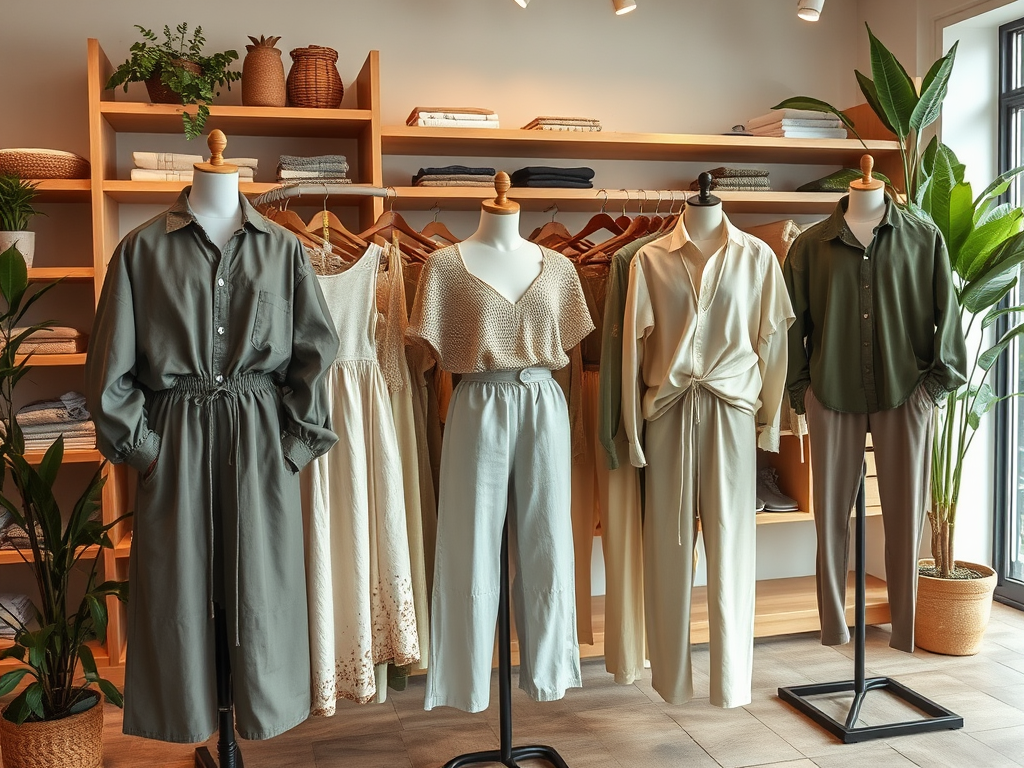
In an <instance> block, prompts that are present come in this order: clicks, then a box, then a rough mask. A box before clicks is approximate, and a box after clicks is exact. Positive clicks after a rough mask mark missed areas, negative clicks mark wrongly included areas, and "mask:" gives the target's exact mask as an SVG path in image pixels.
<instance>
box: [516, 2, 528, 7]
mask: <svg viewBox="0 0 1024 768" xmlns="http://www.w3.org/2000/svg"><path fill="white" fill-rule="evenodd" d="M515 3H516V5H518V6H519V7H520V8H525V7H526V6H528V5H529V4H530V0H515Z"/></svg>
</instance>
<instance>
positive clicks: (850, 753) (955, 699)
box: [105, 604, 1024, 768]
mask: <svg viewBox="0 0 1024 768" xmlns="http://www.w3.org/2000/svg"><path fill="white" fill-rule="evenodd" d="M887 643H888V627H880V628H873V627H872V628H869V630H868V650H867V665H868V674H869V675H891V676H893V677H896V678H897V679H899V680H900V681H901V682H903V683H905V684H906V685H908V686H910V687H911V688H913V689H915V690H917V691H919V692H920V693H922V694H924V695H926V696H928V697H930V698H932V699H933V700H935V701H937V702H939V703H940V704H943V705H945V706H948V707H950V708H951V709H954V710H955V711H956V712H958V713H959V714H961V715H963V717H964V722H965V725H964V728H963V730H961V731H946V732H941V733H929V734H922V735H915V736H903V737H898V738H893V739H890V740H887V741H873V742H866V743H862V744H852V745H844V744H841V743H839V742H838V741H837V740H836V739H834V738H832V737H831V736H829V735H828V734H827V733H825V732H824V731H822V730H821V729H819V728H818V727H817V726H815V725H813V724H812V723H811V722H809V721H808V720H806V719H805V718H804V717H803V716H802V715H800V714H798V713H796V712H795V711H794V710H792V709H791V708H790V707H789V706H787V705H786V704H783V703H782V702H781V701H780V700H779V699H778V697H777V696H776V689H777V688H778V686H779V685H795V684H799V683H805V682H824V681H830V680H845V679H848V678H849V677H850V676H851V675H852V655H853V648H852V646H844V647H841V648H838V649H835V648H825V647H822V646H821V645H819V644H818V640H817V636H816V635H815V634H811V633H808V634H803V635H795V636H788V637H780V638H774V639H766V640H758V641H757V642H756V644H755V648H754V692H753V700H752V702H751V703H750V704H749V705H748V706H746V707H742V708H738V709H731V710H722V709H718V708H716V707H712V706H710V705H709V703H708V699H707V696H708V681H709V678H708V652H707V646H706V645H701V646H697V648H696V649H695V652H694V663H695V670H694V684H695V688H696V692H695V693H696V697H697V698H696V699H695V700H694V701H692V702H690V703H689V704H686V705H683V706H671V705H668V704H665V703H664V702H663V701H662V700H661V698H660V697H659V696H658V694H656V693H655V692H654V690H653V689H652V688H651V685H650V682H649V679H645V680H642V681H640V682H638V683H636V684H635V685H627V686H618V685H616V684H615V683H614V682H613V681H612V679H611V677H610V676H609V675H608V674H606V673H605V671H604V665H603V662H602V661H600V660H596V661H588V662H585V663H584V666H583V678H584V687H583V688H582V689H580V690H574V691H570V692H569V693H568V694H567V695H566V697H565V698H564V699H563V700H562V701H558V702H551V703H546V704H537V703H535V702H533V701H531V700H530V699H528V698H527V697H526V696H525V694H522V693H521V692H519V691H518V690H517V691H516V692H515V695H514V697H513V709H514V716H515V742H516V743H517V744H527V743H532V744H536V743H541V744H550V745H552V746H554V747H555V748H556V749H557V750H558V751H559V753H560V754H561V755H562V756H563V757H564V758H565V760H566V762H567V763H568V765H569V766H571V768H670V767H671V768H680V767H681V766H686V767H687V768H705V767H706V768H717V767H718V766H721V767H722V768H740V767H741V766H762V768H815V766H817V767H818V768H859V767H860V766H864V767H865V768H887V767H888V766H894V767H895V766H906V767H908V768H909V767H910V766H915V765H917V766H927V768H944V767H946V766H949V767H950V768H1002V767H1003V766H1024V613H1022V612H1020V611H1016V610H1013V609H1011V608H1008V607H1006V606H1003V605H1000V604H996V605H995V606H994V607H993V611H992V622H991V624H990V626H989V629H988V633H987V635H986V639H985V646H984V648H983V650H982V651H981V653H980V654H978V655H977V656H974V657H965V658H954V657H946V656H936V655H933V654H930V653H927V652H925V651H920V650H918V651H917V652H916V653H914V654H913V655H909V654H905V653H901V652H899V651H894V650H892V649H890V648H889V647H888V645H887ZM423 684H424V679H423V678H422V677H420V678H414V679H413V681H412V682H411V683H410V686H409V688H408V690H406V691H404V692H402V693H395V692H390V695H389V699H388V702H387V703H386V704H382V705H367V706H362V707H359V706H355V705H348V704H342V705H341V706H340V707H339V712H338V714H337V716H335V717H334V718H328V719H314V720H309V721H308V722H306V723H304V724H303V725H301V726H299V727H298V728H295V729H294V730H292V731H290V732H288V733H286V734H284V735H282V736H279V737H278V738H276V739H272V740H270V741H268V742H260V743H257V742H243V743H242V746H243V752H244V757H245V765H246V768H437V767H439V766H442V765H444V763H445V762H446V761H447V760H449V759H451V758H452V757H454V756H456V755H459V754H462V753H465V752H469V751H475V750H483V749H494V748H496V747H497V744H498V736H497V729H498V715H497V703H496V697H497V683H496V682H495V683H494V684H493V686H492V707H491V709H490V710H488V711H487V712H483V713H480V714H476V715H470V714H466V713H464V712H460V711H458V710H453V709H447V708H442V709H439V710H434V711H433V712H424V711H423V709H422V703H423V687H424V685H423ZM846 701H848V699H847V700H843V699H842V697H838V696H837V697H834V698H833V699H832V700H831V701H830V702H829V704H830V705H831V706H834V707H835V708H836V713H837V714H838V713H839V712H840V711H843V708H844V707H845V705H846ZM906 716H907V714H906V711H905V709H904V706H903V705H900V704H898V703H896V701H895V700H891V699H889V697H888V696H887V695H886V694H884V693H878V694H874V695H869V697H868V699H867V702H866V704H865V706H864V709H863V712H862V720H863V721H864V722H867V723H871V722H884V721H891V720H892V719H893V718H903V717H906ZM120 725H121V717H120V712H119V710H117V709H115V708H113V707H110V706H109V705H108V707H107V722H106V733H105V744H106V759H105V766H106V767H107V768H141V767H142V766H146V767H147V768H148V767H149V766H160V767H161V768H191V767H192V765H193V763H192V758H191V749H190V748H189V747H187V746H179V745H170V744H161V743H158V742H149V741H146V740H144V739H137V738H131V737H127V736H124V735H122V734H121V733H120ZM541 765H546V764H544V763H541V762H533V761H524V762H523V763H522V768H533V767H534V766H541Z"/></svg>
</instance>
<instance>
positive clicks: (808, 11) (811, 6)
mask: <svg viewBox="0 0 1024 768" xmlns="http://www.w3.org/2000/svg"><path fill="white" fill-rule="evenodd" d="M517 1H518V0H517ZM824 5H825V0H797V1H796V15H797V16H799V17H800V18H801V19H803V20H804V21H817V20H818V18H819V17H820V16H821V9H822V6H824Z"/></svg>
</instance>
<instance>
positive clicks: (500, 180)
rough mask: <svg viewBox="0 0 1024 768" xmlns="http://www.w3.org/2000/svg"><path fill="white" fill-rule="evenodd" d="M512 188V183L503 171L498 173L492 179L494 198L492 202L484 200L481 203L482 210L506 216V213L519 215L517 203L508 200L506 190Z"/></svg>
mask: <svg viewBox="0 0 1024 768" xmlns="http://www.w3.org/2000/svg"><path fill="white" fill-rule="evenodd" d="M511 186H512V182H511V180H510V179H509V177H508V174H507V173H505V172H504V171H498V173H497V175H495V177H494V191H495V193H496V196H495V198H494V199H493V200H484V202H483V203H481V208H483V209H484V210H485V211H487V212H488V213H497V214H499V215H500V214H508V213H519V203H516V202H514V201H512V200H509V199H508V190H509V188H510V187H511Z"/></svg>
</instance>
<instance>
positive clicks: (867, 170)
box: [844, 155, 885, 248]
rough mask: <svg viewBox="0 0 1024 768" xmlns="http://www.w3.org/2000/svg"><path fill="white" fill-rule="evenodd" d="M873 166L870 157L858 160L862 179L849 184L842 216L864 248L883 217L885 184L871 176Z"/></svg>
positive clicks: (872, 160)
mask: <svg viewBox="0 0 1024 768" xmlns="http://www.w3.org/2000/svg"><path fill="white" fill-rule="evenodd" d="M874 165H875V160H874V158H873V157H871V155H864V156H863V157H862V158H861V159H860V169H861V173H862V174H863V178H860V179H858V180H857V181H854V182H851V183H850V204H849V207H848V208H847V209H846V215H845V216H844V218H845V219H846V226H848V227H849V228H850V231H851V232H853V236H854V237H856V238H857V242H859V243H860V244H861V245H863V246H864V247H865V248H867V247H868V246H869V245H870V244H871V241H872V240H874V238H875V227H877V226H878V225H879V223H881V221H882V217H883V216H884V215H885V184H883V183H882V182H881V181H879V180H878V179H876V178H874V177H873V176H872V175H871V169H872V168H873V167H874Z"/></svg>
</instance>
